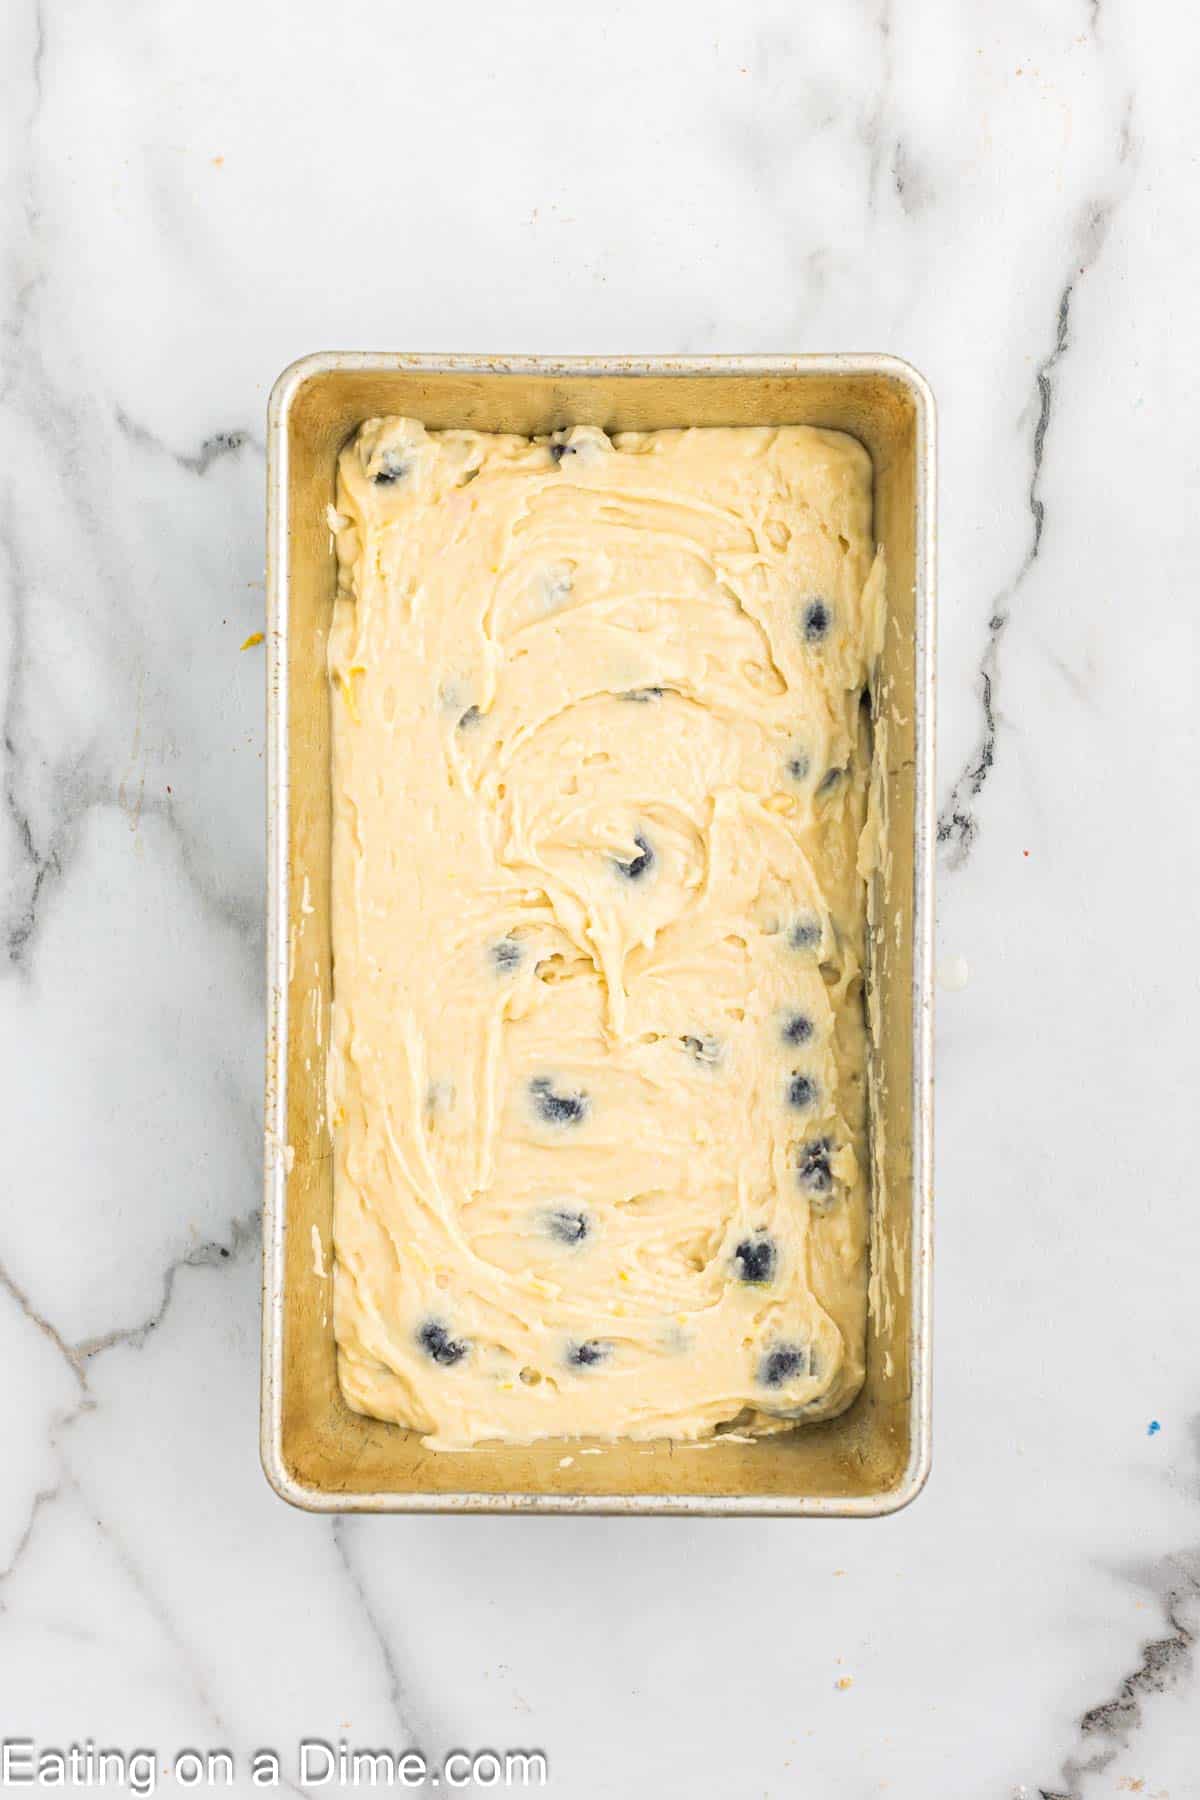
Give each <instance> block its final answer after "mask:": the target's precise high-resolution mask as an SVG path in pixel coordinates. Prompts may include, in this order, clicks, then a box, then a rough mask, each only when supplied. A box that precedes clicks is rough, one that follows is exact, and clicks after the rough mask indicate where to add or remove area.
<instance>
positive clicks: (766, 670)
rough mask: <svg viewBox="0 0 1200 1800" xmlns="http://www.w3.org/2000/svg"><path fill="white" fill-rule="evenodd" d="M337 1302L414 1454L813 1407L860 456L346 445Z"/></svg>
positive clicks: (835, 1336) (655, 439)
mask: <svg viewBox="0 0 1200 1800" xmlns="http://www.w3.org/2000/svg"><path fill="white" fill-rule="evenodd" d="M337 507H338V513H337V516H335V517H334V518H333V520H332V523H333V525H334V527H335V529H336V531H337V551H338V559H339V568H340V576H341V579H340V591H339V597H338V600H337V605H336V613H335V620H334V625H333V630H332V634H331V639H330V652H329V660H330V668H331V672H332V677H333V682H334V693H333V738H334V786H333V796H334V798H333V805H334V863H333V936H334V1010H333V1046H332V1051H331V1066H330V1096H331V1099H330V1104H331V1107H332V1108H333V1117H334V1121H335V1128H336V1129H335V1142H336V1177H335V1179H336V1216H335V1230H334V1248H335V1258H336V1262H335V1322H336V1332H337V1341H338V1346H339V1351H340V1356H339V1368H340V1374H341V1383H342V1388H343V1391H344V1393H345V1395H346V1398H347V1400H348V1402H349V1404H350V1405H351V1406H352V1407H354V1408H356V1409H357V1410H358V1411H360V1412H364V1413H370V1414H374V1415H375V1416H377V1417H380V1418H384V1419H392V1420H396V1421H398V1422H399V1423H401V1424H404V1425H409V1426H413V1427H415V1428H416V1429H417V1430H418V1431H420V1432H424V1433H426V1434H428V1438H427V1441H428V1443H429V1445H430V1447H432V1448H436V1449H443V1448H458V1447H462V1446H467V1445H473V1444H479V1443H481V1442H484V1441H486V1440H489V1439H507V1440H509V1441H528V1440H532V1439H535V1438H541V1437H547V1436H554V1437H558V1436H570V1435H575V1434H587V1435H596V1436H600V1437H631V1438H647V1437H656V1436H670V1437H675V1438H697V1437H702V1436H705V1435H707V1434H709V1433H711V1432H712V1431H713V1430H714V1429H715V1428H716V1427H717V1426H719V1425H721V1424H722V1423H724V1422H727V1421H732V1420H737V1421H738V1424H739V1429H743V1430H745V1429H749V1430H769V1429H779V1428H780V1426H781V1422H785V1421H786V1422H790V1421H793V1420H797V1419H817V1418H824V1417H828V1416H829V1415H830V1414H831V1413H835V1412H838V1411H840V1410H841V1409H842V1408H843V1407H845V1406H846V1405H847V1404H848V1403H849V1401H850V1400H851V1399H852V1398H853V1396H854V1394H855V1393H856V1392H857V1390H858V1387H859V1385H860V1383H861V1380H862V1375H863V1353H864V1312H865V1303H866V1301H865V1296H866V1269H865V1262H866V1224H867V1196H866V1178H865V1170H866V1163H867V1158H866V1152H865V1143H864V1131H865V1120H866V1104H865V1081H866V1077H865V1030H864V1018H863V996H862V957H863V947H864V934H865V923H864V883H863V879H862V876H861V875H860V873H859V867H858V863H859V846H860V838H861V837H862V834H863V829H864V818H865V810H866V791H867V783H868V774H869V769H868V764H869V757H870V724H869V719H868V715H867V711H866V708H865V704H864V690H865V688H866V684H867V681H868V678H869V673H870V668H871V663H872V659H873V656H874V653H875V647H876V634H877V632H878V629H879V615H880V612H881V608H880V605H879V595H880V592H881V581H880V580H879V579H875V580H868V577H869V575H870V574H871V570H872V547H871V537H870V533H871V467H870V462H869V459H868V457H867V455H866V452H865V451H864V450H863V449H862V447H861V446H860V445H859V444H857V443H856V442H855V441H854V440H852V439H851V438H849V437H845V436H842V435H840V434H839V433H836V432H829V431H817V430H810V429H805V428H800V427H788V428H784V429H779V430H766V429H764V430H758V429H739V430H735V429H706V430H694V431H661V432H653V433H625V434H622V435H619V436H617V437H615V438H613V439H612V440H610V439H609V438H607V437H605V436H604V435H603V433H601V432H600V431H597V430H595V429H592V428H589V427H578V428H575V429H573V430H571V431H569V432H566V433H564V434H560V435H558V436H556V437H555V438H553V439H545V438H542V439H537V440H534V441H530V440H528V439H525V438H520V437H503V436H490V435H485V434H481V433H477V432H469V431H448V432H438V433H427V432H426V431H425V430H424V428H423V427H422V426H421V425H419V424H416V423H414V422H413V421H412V420H408V419H398V418H392V419H375V420H371V421H370V422H369V423H368V424H366V425H364V426H363V427H362V429H361V431H360V432H359V434H358V436H357V438H356V439H355V440H354V442H353V443H352V444H351V445H350V446H349V447H348V448H347V449H346V450H345V451H344V452H343V454H342V457H341V463H340V470H339V481H338V500H337Z"/></svg>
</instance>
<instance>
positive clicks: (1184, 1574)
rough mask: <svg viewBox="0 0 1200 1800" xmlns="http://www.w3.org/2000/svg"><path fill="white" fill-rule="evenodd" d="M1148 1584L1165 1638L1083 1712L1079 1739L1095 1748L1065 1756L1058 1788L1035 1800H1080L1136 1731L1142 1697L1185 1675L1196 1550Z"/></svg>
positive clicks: (1196, 1607)
mask: <svg viewBox="0 0 1200 1800" xmlns="http://www.w3.org/2000/svg"><path fill="white" fill-rule="evenodd" d="M1150 1584H1151V1585H1152V1586H1153V1587H1154V1588H1155V1590H1156V1591H1158V1592H1159V1596H1160V1600H1161V1604H1162V1608H1163V1614H1164V1617H1165V1620H1166V1624H1167V1627H1168V1631H1167V1635H1166V1636H1164V1637H1160V1638H1152V1639H1149V1640H1148V1641H1146V1642H1144V1643H1143V1644H1142V1645H1141V1648H1140V1653H1139V1661H1138V1663H1137V1665H1136V1667H1135V1668H1133V1669H1132V1670H1131V1671H1130V1673H1129V1674H1128V1675H1125V1676H1123V1677H1122V1678H1121V1680H1120V1681H1119V1682H1118V1683H1117V1686H1116V1688H1115V1690H1114V1692H1113V1694H1112V1695H1111V1697H1110V1698H1109V1699H1107V1700H1102V1701H1100V1702H1099V1703H1098V1704H1097V1705H1096V1706H1092V1707H1089V1708H1088V1710H1087V1712H1085V1713H1084V1714H1083V1716H1082V1718H1081V1719H1080V1721H1079V1734H1080V1737H1081V1738H1083V1739H1084V1740H1085V1744H1086V1745H1087V1746H1090V1745H1092V1744H1095V1746H1096V1747H1095V1748H1094V1749H1086V1748H1085V1749H1084V1750H1083V1751H1082V1753H1079V1754H1073V1755H1070V1756H1068V1757H1067V1758H1066V1759H1065V1760H1064V1762H1063V1765H1062V1785H1061V1786H1055V1787H1042V1788H1039V1789H1038V1790H1037V1791H1038V1794H1039V1795H1040V1797H1041V1800H1081V1795H1082V1791H1083V1784H1084V1783H1085V1782H1086V1781H1088V1780H1089V1778H1090V1777H1092V1776H1095V1775H1101V1774H1103V1772H1104V1770H1105V1769H1107V1768H1108V1767H1109V1766H1110V1764H1112V1763H1113V1762H1115V1761H1116V1759H1117V1757H1118V1756H1119V1755H1120V1753H1121V1751H1122V1750H1127V1749H1128V1748H1129V1746H1130V1744H1131V1742H1132V1740H1133V1737H1134V1735H1135V1733H1136V1732H1138V1731H1139V1730H1140V1729H1141V1727H1142V1725H1143V1723H1144V1717H1143V1712H1142V1702H1143V1700H1144V1699H1145V1698H1146V1696H1147V1695H1150V1694H1165V1693H1170V1692H1172V1691H1174V1690H1176V1689H1178V1688H1179V1687H1181V1686H1182V1685H1183V1683H1184V1682H1186V1681H1187V1679H1188V1678H1189V1676H1190V1675H1191V1673H1192V1668H1193V1655H1194V1650H1195V1645H1196V1637H1197V1633H1198V1632H1200V1548H1197V1549H1194V1550H1190V1551H1185V1552H1184V1553H1182V1554H1181V1555H1177V1556H1174V1557H1170V1558H1168V1559H1167V1560H1166V1562H1165V1563H1163V1564H1162V1565H1161V1566H1160V1567H1159V1569H1157V1570H1155V1571H1153V1572H1152V1574H1151V1576H1150Z"/></svg>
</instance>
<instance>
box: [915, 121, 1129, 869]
mask: <svg viewBox="0 0 1200 1800" xmlns="http://www.w3.org/2000/svg"><path fill="white" fill-rule="evenodd" d="M1131 119H1132V103H1131V101H1129V100H1127V101H1126V104H1125V108H1124V110H1123V113H1122V118H1121V126H1120V134H1119V148H1118V161H1119V162H1121V163H1126V162H1128V161H1129V160H1130V157H1131V155H1132V147H1133V136H1132V125H1131ZM1116 205H1117V202H1116V201H1113V200H1110V201H1105V202H1098V201H1093V202H1089V203H1088V204H1087V205H1086V206H1085V207H1084V209H1083V213H1082V215H1081V218H1080V221H1079V223H1078V226H1077V228H1076V231H1075V234H1074V243H1075V250H1074V255H1073V257H1072V265H1071V272H1070V274H1069V275H1068V277H1067V280H1066V281H1065V282H1064V284H1063V287H1062V289H1061V291H1060V293H1059V297H1058V306H1057V310H1056V316H1055V326H1054V339H1053V343H1052V345H1051V348H1050V350H1049V351H1048V352H1047V354H1046V355H1045V356H1044V357H1043V359H1042V361H1041V362H1040V363H1039V364H1038V367H1037V369H1036V371H1035V374H1034V385H1033V396H1032V398H1033V401H1034V402H1035V404H1036V418H1035V420H1034V426H1033V439H1032V453H1031V468H1030V476H1029V485H1028V488H1027V490H1026V508H1027V511H1028V513H1029V519H1030V531H1029V540H1028V542H1027V544H1026V547H1025V550H1024V552H1023V554H1022V557H1021V560H1020V562H1019V564H1018V566H1017V569H1016V571H1015V573H1014V574H1013V575H1012V577H1011V578H1010V579H1009V581H1008V582H1007V583H1006V585H1005V586H1004V587H1003V588H1002V589H1001V590H1000V592H999V593H998V594H997V595H996V596H995V597H994V599H993V600H992V603H991V606H990V607H989V609H988V623H987V639H986V642H985V644H984V649H983V655H982V656H981V658H980V661H979V669H978V676H977V681H976V689H977V692H978V695H979V704H980V711H981V713H982V715H983V719H982V727H981V730H980V735H979V740H978V742H977V744H976V747H975V749H974V750H973V751H972V752H971V754H970V756H969V757H968V758H967V761H966V764H965V765H964V767H963V769H962V772H961V773H960V774H959V776H958V778H957V780H956V781H955V782H954V785H953V787H952V788H951V790H950V793H949V796H948V798H947V800H946V803H945V805H944V806H943V807H942V809H941V811H940V813H939V814H938V825H937V837H938V843H939V844H940V845H942V846H943V848H944V851H945V858H946V863H947V866H948V867H949V868H951V869H957V868H961V867H962V865H963V864H964V863H965V862H966V860H967V858H968V856H969V855H970V853H971V849H972V847H973V845H974V843H975V840H976V837H977V835H978V831H979V821H978V818H977V816H976V812H975V802H976V801H977V800H978V798H979V795H980V794H981V792H982V791H983V787H984V784H985V783H986V781H987V779H988V776H989V775H990V774H991V771H992V769H993V767H994V766H995V761H996V746H997V739H998V725H999V719H998V709H997V704H996V686H997V679H998V675H999V655H1000V645H1001V642H1002V640H1003V637H1004V633H1005V631H1006V630H1007V627H1008V623H1009V619H1010V617H1011V609H1012V603H1013V601H1014V599H1015V598H1016V595H1017V594H1018V592H1019V591H1020V589H1021V587H1022V586H1023V585H1024V583H1025V581H1026V579H1027V578H1028V576H1029V574H1030V571H1031V570H1032V569H1033V567H1034V565H1035V564H1036V562H1037V561H1038V558H1039V556H1040V554H1041V550H1042V539H1043V537H1044V535H1045V530H1046V503H1045V501H1044V499H1043V498H1042V471H1043V467H1044V464H1045V458H1046V445H1047V440H1048V437H1049V433H1050V426H1051V422H1052V420H1053V416H1054V404H1055V389H1056V375H1057V370H1058V365H1059V363H1060V362H1061V361H1062V359H1063V357H1064V356H1065V355H1066V353H1067V351H1068V349H1069V348H1070V344H1071V336H1070V330H1071V304H1072V301H1073V299H1074V296H1075V293H1076V290H1077V288H1078V286H1079V283H1080V282H1081V281H1082V280H1083V279H1084V277H1085V276H1086V275H1087V274H1088V272H1089V271H1090V270H1091V269H1092V268H1093V267H1094V265H1095V263H1096V261H1097V259H1098V258H1099V256H1100V253H1101V251H1102V250H1103V248H1104V244H1105V240H1106V239H1107V237H1108V232H1109V228H1110V226H1111V223H1112V218H1113V214H1114V212H1115V210H1116Z"/></svg>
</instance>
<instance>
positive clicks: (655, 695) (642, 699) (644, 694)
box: [621, 687, 663, 706]
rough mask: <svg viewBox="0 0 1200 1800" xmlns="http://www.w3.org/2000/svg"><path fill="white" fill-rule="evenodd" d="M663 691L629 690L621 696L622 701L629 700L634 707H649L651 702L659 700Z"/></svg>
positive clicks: (648, 688) (650, 688) (647, 688)
mask: <svg viewBox="0 0 1200 1800" xmlns="http://www.w3.org/2000/svg"><path fill="white" fill-rule="evenodd" d="M662 697H663V689H662V688H660V687H640V688H630V689H629V690H628V692H627V693H624V694H622V695H621V698H622V700H631V701H632V702H633V704H634V705H635V706H649V704H650V702H651V701H652V700H661V699H662Z"/></svg>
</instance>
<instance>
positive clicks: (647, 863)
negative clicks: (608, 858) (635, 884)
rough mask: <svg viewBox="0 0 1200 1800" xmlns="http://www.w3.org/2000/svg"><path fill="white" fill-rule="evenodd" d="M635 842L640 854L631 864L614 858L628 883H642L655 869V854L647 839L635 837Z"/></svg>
mask: <svg viewBox="0 0 1200 1800" xmlns="http://www.w3.org/2000/svg"><path fill="white" fill-rule="evenodd" d="M633 841H634V843H635V844H636V845H637V847H638V854H637V855H636V856H635V857H634V858H633V860H632V861H631V862H622V861H621V859H620V857H616V858H614V861H615V862H616V865H617V868H618V869H619V870H620V871H621V873H622V875H624V877H625V879H626V881H640V880H641V878H642V876H643V875H645V874H646V872H647V871H648V870H650V869H652V868H653V867H654V852H653V850H652V849H651V848H650V846H649V844H648V843H647V842H646V840H645V838H644V837H635V838H634V840H633Z"/></svg>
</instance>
